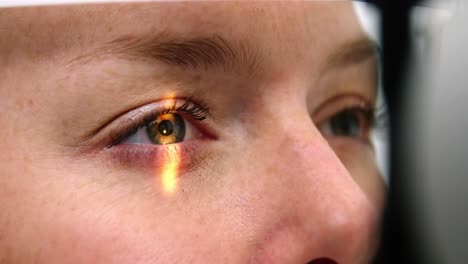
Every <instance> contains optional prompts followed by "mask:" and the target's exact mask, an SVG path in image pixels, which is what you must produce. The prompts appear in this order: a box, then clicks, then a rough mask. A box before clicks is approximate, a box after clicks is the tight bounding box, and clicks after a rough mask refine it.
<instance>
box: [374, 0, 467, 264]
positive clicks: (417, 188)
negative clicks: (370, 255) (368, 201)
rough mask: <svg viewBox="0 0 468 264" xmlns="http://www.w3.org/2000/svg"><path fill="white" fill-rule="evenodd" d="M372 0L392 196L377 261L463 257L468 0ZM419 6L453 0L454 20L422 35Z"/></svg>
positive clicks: (448, 3) (459, 259)
mask: <svg viewBox="0 0 468 264" xmlns="http://www.w3.org/2000/svg"><path fill="white" fill-rule="evenodd" d="M374 3H375V4H376V5H378V7H379V8H380V10H381V15H382V26H381V29H382V30H381V34H382V35H381V40H382V46H383V49H382V50H383V87H384V91H385V95H386V99H387V103H388V109H389V113H390V117H391V128H390V133H391V135H390V137H391V138H390V140H391V151H390V152H391V154H390V158H391V161H390V162H391V166H390V190H389V196H388V199H389V200H388V207H387V210H386V212H385V220H384V228H383V238H382V245H381V249H380V252H379V255H378V257H377V259H376V263H433V264H438V263H465V262H466V259H467V258H468V246H467V245H468V228H467V223H468V202H467V198H466V196H467V195H466V193H467V191H466V187H465V186H467V185H468V177H466V174H467V173H466V172H467V171H468V158H467V157H468V140H466V137H467V136H468V118H467V113H468V104H467V103H466V100H467V98H468V89H467V88H465V86H466V84H467V83H468V72H467V71H468V53H467V52H466V48H467V47H468V28H467V27H466V25H467V24H468V17H467V16H466V14H467V11H466V10H468V9H466V8H467V5H466V4H467V3H464V2H463V1H448V0H447V1H437V3H435V2H434V1H431V3H429V1H425V2H422V1H375V2H374ZM415 6H417V7H416V8H415ZM421 6H423V7H424V8H425V9H428V10H437V9H439V8H440V7H444V6H452V7H453V8H452V9H451V12H447V13H449V15H450V19H449V20H447V21H449V22H450V23H447V25H446V27H444V28H443V30H441V29H440V28H435V35H432V36H427V39H425V40H423V41H422V42H421V39H418V37H420V36H415V20H414V17H412V16H414V15H415V14H417V13H418V12H414V11H420V10H421V9H422V8H421ZM418 9H419V10H418ZM435 18H436V17H433V19H432V21H431V20H430V19H429V20H426V21H423V22H419V23H426V24H430V23H432V22H433V20H434V19H435ZM429 26H432V25H429ZM434 40H435V41H434ZM417 42H421V43H417ZM421 44H422V45H421Z"/></svg>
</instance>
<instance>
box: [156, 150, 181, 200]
mask: <svg viewBox="0 0 468 264" xmlns="http://www.w3.org/2000/svg"><path fill="white" fill-rule="evenodd" d="M162 164H163V165H162V167H161V174H160V175H161V181H162V187H163V190H164V192H166V193H174V192H175V190H176V189H177V176H178V173H179V164H180V155H179V152H178V150H177V149H176V148H169V149H168V150H167V152H166V153H165V154H164V160H163V162H162Z"/></svg>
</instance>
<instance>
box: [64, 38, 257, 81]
mask: <svg viewBox="0 0 468 264" xmlns="http://www.w3.org/2000/svg"><path fill="white" fill-rule="evenodd" d="M248 47H249V46H248V45H247V44H246V43H244V42H237V43H235V44H234V43H233V42H229V41H227V40H226V39H224V38H222V37H221V36H219V35H212V36H209V37H195V38H189V39H184V38H174V37H170V36H169V34H166V33H161V34H157V35H156V36H153V37H140V36H134V35H125V36H121V37H119V38H116V39H114V40H112V41H110V42H108V43H106V44H105V45H104V46H103V47H101V48H99V49H97V50H95V51H93V52H91V53H88V54H85V55H82V56H79V57H77V58H75V59H73V60H71V61H69V62H68V63H67V64H68V65H73V64H76V63H86V62H88V61H89V60H92V59H94V58H97V57H102V56H106V55H117V56H124V57H126V58H130V59H141V60H145V61H148V60H149V61H152V62H163V63H165V64H167V65H171V66H176V67H179V68H182V69H184V70H190V69H191V70H205V71H222V72H232V71H242V72H248V73H250V74H252V73H256V72H258V71H259V70H260V68H261V65H262V62H261V59H260V58H261V57H260V56H259V55H258V54H257V53H255V52H254V51H253V50H252V49H249V48H248Z"/></svg>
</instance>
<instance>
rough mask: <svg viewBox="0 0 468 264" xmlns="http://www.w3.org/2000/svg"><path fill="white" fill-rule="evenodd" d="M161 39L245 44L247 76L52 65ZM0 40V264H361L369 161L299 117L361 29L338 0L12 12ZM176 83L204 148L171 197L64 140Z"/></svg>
mask: <svg viewBox="0 0 468 264" xmlns="http://www.w3.org/2000/svg"><path fill="white" fill-rule="evenodd" d="M161 29H164V30H166V31H167V32H172V33H177V34H182V35H184V36H191V35H213V34H215V35H222V36H224V37H225V38H227V39H231V40H248V43H250V45H252V46H253V49H255V50H256V51H258V54H261V56H263V58H264V59H263V63H264V65H263V67H262V73H261V74H258V76H254V75H252V76H237V75H234V76H225V75H223V74H218V73H213V74H211V75H207V74H205V73H201V74H200V73H194V74H184V73H183V72H175V73H174V72H172V71H170V70H167V69H165V68H164V67H163V66H160V65H157V66H155V65H147V64H143V63H137V62H134V63H130V62H125V61H122V60H121V59H118V58H107V59H105V60H104V59H103V60H97V61H93V62H90V63H88V64H85V65H78V66H76V67H73V68H66V67H64V65H65V64H66V62H68V61H70V60H71V59H73V58H75V57H77V56H80V55H82V54H85V53H87V52H89V51H90V50H94V49H96V48H97V47H98V46H99V45H100V44H102V43H106V42H108V41H109V40H112V39H115V38H116V37H118V36H120V35H122V34H127V33H129V32H130V33H132V34H142V35H145V34H150V33H151V32H154V31H156V30H161ZM0 32H2V38H0V64H1V65H4V66H2V67H0V76H2V77H1V78H0V94H1V96H0V113H1V114H0V127H1V128H2V129H0V146H2V151H1V152H0V201H2V202H1V203H0V211H1V212H2V213H1V214H0V263H2V264H3V263H5V264H9V263H307V262H308V261H311V260H314V259H318V258H322V257H327V258H330V259H333V260H335V261H336V262H338V263H369V262H371V259H372V257H373V255H374V254H375V249H376V247H377V245H378V233H379V232H378V230H379V226H378V225H379V220H380V215H381V211H382V207H383V203H384V202H383V200H384V199H383V197H384V193H385V188H384V185H383V183H382V180H381V177H380V175H379V173H378V170H377V168H376V164H375V160H374V157H373V153H372V151H371V150H370V148H369V147H367V146H364V145H362V144H360V143H358V142H356V141H354V140H352V139H347V140H336V139H330V138H326V137H324V136H322V134H321V133H320V131H319V130H318V129H317V126H316V124H314V122H312V120H311V113H314V112H316V111H318V109H316V108H317V106H318V105H321V103H322V102H324V101H326V99H327V98H328V97H330V95H329V94H330V93H331V92H330V89H321V88H320V85H319V81H318V80H319V79H320V78H319V77H320V73H321V67H322V66H321V65H322V62H323V61H324V60H325V59H326V57H327V55H328V54H330V53H331V52H333V50H334V49H336V48H337V47H338V46H339V44H340V43H342V42H344V41H346V40H347V39H352V38H354V37H356V36H359V35H362V34H363V33H362V30H361V29H360V27H359V24H358V23H357V19H356V17H355V14H354V12H353V9H352V6H351V4H350V3H349V2H338V1H331V2H329V1H325V2H320V1H310V2H287V3H282V2H276V1H275V2H271V3H270V2H259V3H250V2H213V3H211V2H210V3H192V2H191V3H149V4H148V3H146V4H112V5H87V6H66V7H42V8H13V9H5V10H0ZM359 74H361V73H359ZM186 75H187V76H186ZM354 75H355V76H356V75H357V74H354ZM167 76H177V78H174V79H176V80H170V78H169V77H167ZM179 77H180V78H179ZM164 78H169V79H164ZM187 80H192V81H193V80H195V81H193V82H191V85H193V89H194V92H193V93H194V94H196V95H199V96H200V97H205V98H206V100H207V101H208V104H209V105H210V109H211V110H212V112H213V117H212V118H210V119H207V120H206V124H210V125H211V126H213V128H214V131H215V134H216V138H215V139H207V140H205V141H202V142H200V143H199V144H200V145H197V147H196V148H194V149H195V150H194V151H193V153H194V154H193V155H200V156H202V157H201V158H199V160H200V161H199V162H197V163H199V164H198V165H197V166H195V167H194V168H192V169H190V170H189V169H187V170H184V171H182V172H181V174H180V175H179V178H178V180H177V184H178V186H177V189H176V190H175V191H174V193H171V194H169V195H168V194H167V193H164V192H163V190H162V187H161V184H160V180H161V179H160V178H159V176H160V175H158V173H156V171H158V169H160V168H155V169H154V170H153V171H152V172H151V170H150V171H148V170H143V169H141V168H138V166H136V168H135V166H133V167H130V166H128V167H126V165H122V164H117V163H116V162H115V161H114V159H109V158H108V156H106V155H109V154H107V152H105V151H101V150H96V151H94V152H93V151H91V152H83V151H79V150H80V148H81V147H82V143H83V142H82V141H81V137H80V135H82V134H86V132H89V131H94V130H97V129H98V128H99V127H100V126H102V125H103V124H105V123H106V122H109V119H111V118H110V117H113V116H115V115H117V114H119V113H120V114H122V113H125V112H128V111H130V110H131V109H135V108H136V107H138V106H141V105H144V104H145V103H148V102H151V101H156V100H160V99H161V97H162V96H163V94H169V93H170V92H173V91H172V90H171V87H178V86H177V85H181V86H184V84H185V83H190V81H187ZM179 83H181V84H179ZM185 86H189V85H185ZM119 87H121V88H122V89H120V88H119ZM200 87H201V88H200ZM206 87H215V88H212V89H211V88H210V90H203V89H208V88H206ZM164 89H166V90H164ZM197 89H199V90H197ZM337 89H338V88H337ZM339 89H341V88H339ZM356 93H364V92H362V91H357V92H356ZM365 93H366V94H370V95H369V97H373V96H375V95H373V93H375V92H372V91H368V92H365ZM187 97H188V96H187ZM203 122H205V121H203ZM201 124H204V123H201ZM201 144H204V145H201ZM190 153H192V152H190ZM186 154H187V153H186ZM187 155H188V154H187ZM193 159H194V160H196V158H193ZM126 160H130V159H126ZM140 163H141V164H143V163H144V161H139V163H138V164H140ZM155 166H156V167H158V166H159V165H155ZM159 167H160V166H159Z"/></svg>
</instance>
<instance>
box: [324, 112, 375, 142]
mask: <svg viewBox="0 0 468 264" xmlns="http://www.w3.org/2000/svg"><path fill="white" fill-rule="evenodd" d="M373 116H374V115H373V111H372V110H367V109H360V108H351V109H345V110H343V111H341V112H339V113H337V114H335V115H333V116H332V117H330V118H329V119H328V120H326V121H325V122H323V123H322V124H321V125H320V126H319V130H320V131H321V133H322V135H324V136H334V137H349V138H355V139H361V140H364V141H366V142H369V141H370V138H369V136H370V135H369V134H370V130H371V129H372V126H373Z"/></svg>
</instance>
